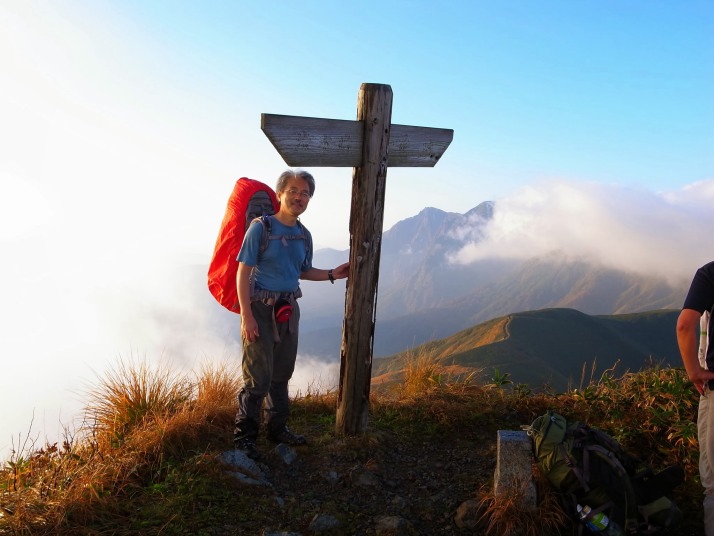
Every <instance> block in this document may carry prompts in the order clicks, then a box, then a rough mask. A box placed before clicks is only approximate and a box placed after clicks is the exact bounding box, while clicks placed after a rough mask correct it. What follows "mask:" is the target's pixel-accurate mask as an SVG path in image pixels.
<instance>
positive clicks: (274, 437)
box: [268, 426, 307, 446]
mask: <svg viewBox="0 0 714 536" xmlns="http://www.w3.org/2000/svg"><path fill="white" fill-rule="evenodd" d="M268 439H269V440H270V441H273V442H274V443H285V444H286V445H292V446H296V445H304V444H306V443H307V440H306V439H305V436H303V435H300V434H293V433H292V432H291V431H290V429H289V428H288V427H287V426H286V427H285V428H283V429H282V430H278V431H277V432H270V433H269V434H268Z"/></svg>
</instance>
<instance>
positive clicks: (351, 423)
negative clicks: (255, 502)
mask: <svg viewBox="0 0 714 536" xmlns="http://www.w3.org/2000/svg"><path fill="white" fill-rule="evenodd" d="M357 120H358V121H361V122H362V123H363V125H364V137H363V145H362V162H361V165H360V166H359V167H355V168H354V170H353V173H352V211H351V214H350V276H349V281H348V284H347V293H346V297H345V318H344V321H343V322H344V323H343V328H342V345H341V349H340V385H339V395H338V401H337V415H336V431H337V433H338V434H342V435H345V434H347V435H355V434H359V433H361V432H363V431H364V429H365V428H366V426H367V423H368V420H369V393H370V380H371V375H372V351H373V346H374V326H375V318H376V312H377V310H376V309H377V283H378V279H379V260H380V253H381V247H382V222H383V220H384V194H385V186H386V178H387V164H388V150H387V149H388V146H389V137H390V128H391V123H392V89H391V87H390V86H388V85H383V84H362V86H361V87H360V90H359V96H358V102H357Z"/></svg>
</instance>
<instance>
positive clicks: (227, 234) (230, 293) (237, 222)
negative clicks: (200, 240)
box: [208, 177, 279, 314]
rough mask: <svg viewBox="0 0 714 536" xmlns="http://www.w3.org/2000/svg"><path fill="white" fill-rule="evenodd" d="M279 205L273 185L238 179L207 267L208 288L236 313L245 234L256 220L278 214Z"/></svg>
mask: <svg viewBox="0 0 714 536" xmlns="http://www.w3.org/2000/svg"><path fill="white" fill-rule="evenodd" d="M278 208H279V204H278V198H277V196H276V195H275V192H274V191H273V189H272V188H270V186H268V185H266V184H263V183H262V182H260V181H256V180H253V179H248V178H246V177H241V178H240V179H238V180H237V181H236V184H235V186H234V187H233V192H232V193H231V195H230V197H229V198H228V206H227V207H226V213H225V216H224V217H223V222H222V223H221V227H220V230H219V232H218V239H217V240H216V246H215V248H214V250H213V257H212V258H211V264H210V265H209V267H208V290H209V291H210V292H211V294H212V295H213V297H214V298H216V300H218V303H220V304H221V305H222V306H223V307H225V308H226V309H228V310H229V311H231V312H233V313H239V314H240V304H239V303H238V289H237V288H236V275H237V273H238V260H237V257H238V252H239V251H240V248H241V246H242V245H243V236H245V232H246V230H247V229H248V226H249V225H250V222H252V221H253V219H255V218H260V217H261V216H267V215H272V214H275V213H276V212H278Z"/></svg>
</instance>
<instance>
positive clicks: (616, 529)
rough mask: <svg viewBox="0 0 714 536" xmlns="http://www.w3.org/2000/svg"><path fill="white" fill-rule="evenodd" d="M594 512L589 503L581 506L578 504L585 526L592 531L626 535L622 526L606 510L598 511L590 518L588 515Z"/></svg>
mask: <svg viewBox="0 0 714 536" xmlns="http://www.w3.org/2000/svg"><path fill="white" fill-rule="evenodd" d="M590 512H592V508H590V507H589V506H588V505H585V506H580V505H578V515H579V516H580V519H581V520H582V522H583V523H585V526H586V527H587V528H588V529H589V530H590V531H592V532H599V533H601V534H603V535H605V534H606V535H607V536H624V534H625V533H624V532H623V531H622V529H621V528H620V526H619V525H618V524H617V523H615V522H614V521H613V520H612V519H610V518H609V517H607V515H606V514H605V512H598V513H597V514H593V515H592V517H590V518H588V515H589V514H590Z"/></svg>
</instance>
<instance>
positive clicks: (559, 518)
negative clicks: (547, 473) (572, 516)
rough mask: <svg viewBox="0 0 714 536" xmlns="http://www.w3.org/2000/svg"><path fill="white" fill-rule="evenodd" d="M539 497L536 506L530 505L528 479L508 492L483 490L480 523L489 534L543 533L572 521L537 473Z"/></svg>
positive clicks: (531, 535)
mask: <svg viewBox="0 0 714 536" xmlns="http://www.w3.org/2000/svg"><path fill="white" fill-rule="evenodd" d="M534 478H535V482H536V484H537V487H538V496H539V498H540V500H539V501H538V505H537V506H536V508H535V509H533V508H531V507H529V506H528V505H529V504H530V501H528V500H526V498H527V487H528V485H529V483H528V482H525V483H520V484H519V483H516V485H512V486H509V488H508V489H509V490H510V491H509V494H508V495H500V496H498V497H496V496H494V494H493V490H492V489H483V490H481V492H480V494H479V496H480V498H479V505H480V511H481V519H480V524H481V526H485V527H486V529H485V534H486V536H507V535H508V536H542V535H543V534H555V533H557V532H558V530H559V529H560V528H561V527H564V526H565V525H566V524H567V523H568V520H569V516H568V514H566V513H565V511H563V508H562V507H561V505H560V502H559V500H558V495H557V494H556V493H555V492H554V491H553V490H552V489H551V488H550V486H549V485H548V482H547V481H545V480H544V479H543V478H542V477H541V476H540V475H539V474H538V473H537V472H536V473H534Z"/></svg>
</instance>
